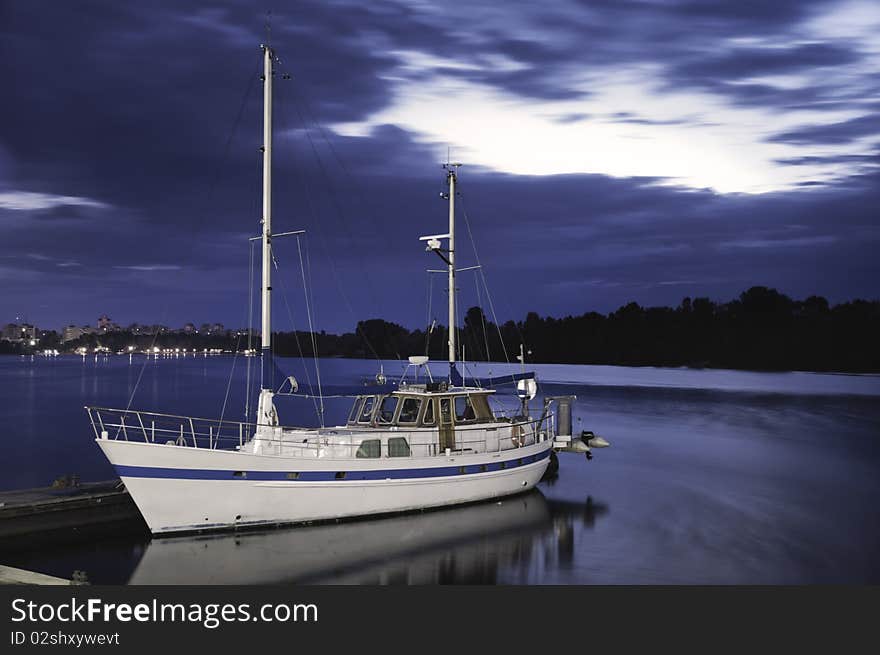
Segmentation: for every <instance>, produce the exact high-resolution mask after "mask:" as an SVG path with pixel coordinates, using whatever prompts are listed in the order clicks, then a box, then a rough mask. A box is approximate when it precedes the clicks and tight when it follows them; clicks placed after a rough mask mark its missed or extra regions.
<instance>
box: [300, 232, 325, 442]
mask: <svg viewBox="0 0 880 655" xmlns="http://www.w3.org/2000/svg"><path fill="white" fill-rule="evenodd" d="M296 250H297V252H298V253H299V270H300V274H301V275H302V280H303V296H305V300H306V315H307V316H308V319H309V332H310V333H311V335H312V354H313V355H314V358H315V378H316V379H317V380H318V396H320V397H321V416H320V418H321V427H322V428H323V427H324V397H323V392H322V390H321V369H320V368H319V367H318V346H317V344H316V343H315V327H314V325H313V324H312V310H311V307H310V304H309V295H310V289H309V288H308V286H307V285H308V282H306V271H305V268H304V267H303V255H302V248H301V247H300V238H299V235H297V237H296ZM309 279H311V275H310V276H309Z"/></svg>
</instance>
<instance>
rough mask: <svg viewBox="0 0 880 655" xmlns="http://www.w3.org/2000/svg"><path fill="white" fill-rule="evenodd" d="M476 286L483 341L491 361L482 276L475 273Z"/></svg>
mask: <svg viewBox="0 0 880 655" xmlns="http://www.w3.org/2000/svg"><path fill="white" fill-rule="evenodd" d="M474 288H475V289H476V290H477V307H479V308H480V323H481V324H482V328H483V343H484V345H485V346H486V361H487V362H489V361H491V359H492V357H491V353H490V351H489V334H488V331H487V330H486V312H484V311H483V300H482V298H480V278H479V277H477V276H476V275H474Z"/></svg>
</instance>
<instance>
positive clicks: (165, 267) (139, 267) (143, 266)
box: [113, 264, 183, 271]
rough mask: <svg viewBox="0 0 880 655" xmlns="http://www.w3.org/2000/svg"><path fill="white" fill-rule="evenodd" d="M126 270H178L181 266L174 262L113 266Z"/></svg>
mask: <svg viewBox="0 0 880 655" xmlns="http://www.w3.org/2000/svg"><path fill="white" fill-rule="evenodd" d="M113 268H119V269H123V270H127V271H179V270H181V269H182V268H183V267H182V266H178V265H176V264H136V265H131V266H114V267H113Z"/></svg>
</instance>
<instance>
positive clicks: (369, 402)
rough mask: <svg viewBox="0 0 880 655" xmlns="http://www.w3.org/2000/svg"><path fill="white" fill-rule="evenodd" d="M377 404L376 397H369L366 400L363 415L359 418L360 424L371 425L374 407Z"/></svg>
mask: <svg viewBox="0 0 880 655" xmlns="http://www.w3.org/2000/svg"><path fill="white" fill-rule="evenodd" d="M375 403H376V397H375V396H367V397H366V398H365V399H364V407H363V409H362V410H361V415H360V416H359V417H358V423H369V422H370V419H371V418H373V405H374V404H375Z"/></svg>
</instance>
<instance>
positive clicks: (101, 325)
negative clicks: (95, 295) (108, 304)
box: [98, 314, 113, 332]
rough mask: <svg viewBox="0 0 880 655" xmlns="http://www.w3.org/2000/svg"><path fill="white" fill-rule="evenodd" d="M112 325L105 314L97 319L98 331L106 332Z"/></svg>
mask: <svg viewBox="0 0 880 655" xmlns="http://www.w3.org/2000/svg"><path fill="white" fill-rule="evenodd" d="M112 325H113V322H112V321H111V320H110V317H109V316H107V314H104V315H103V316H101V317H100V318H99V319H98V329H99V330H103V331H104V332H106V331H107V330H109V329H110V328H111V327H112Z"/></svg>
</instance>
